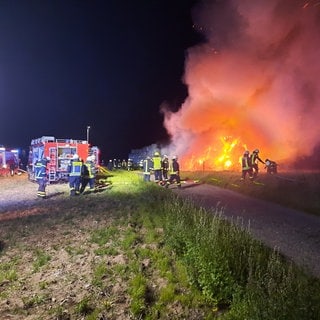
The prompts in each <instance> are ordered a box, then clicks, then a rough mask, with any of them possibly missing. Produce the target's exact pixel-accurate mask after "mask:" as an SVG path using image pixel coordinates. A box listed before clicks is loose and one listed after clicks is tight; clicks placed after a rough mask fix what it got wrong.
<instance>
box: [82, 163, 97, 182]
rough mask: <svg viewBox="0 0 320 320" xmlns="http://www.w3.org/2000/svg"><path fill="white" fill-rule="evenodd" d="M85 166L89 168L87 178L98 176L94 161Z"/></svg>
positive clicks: (85, 174) (86, 173)
mask: <svg viewBox="0 0 320 320" xmlns="http://www.w3.org/2000/svg"><path fill="white" fill-rule="evenodd" d="M84 166H86V167H87V170H86V172H85V173H84V176H85V177H88V178H89V179H91V178H94V177H95V175H96V168H95V164H94V163H93V162H92V161H87V162H86V163H85V164H84Z"/></svg>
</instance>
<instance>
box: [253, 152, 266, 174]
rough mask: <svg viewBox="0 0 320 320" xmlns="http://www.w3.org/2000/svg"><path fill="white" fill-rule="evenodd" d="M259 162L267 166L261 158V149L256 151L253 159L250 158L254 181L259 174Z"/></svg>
mask: <svg viewBox="0 0 320 320" xmlns="http://www.w3.org/2000/svg"><path fill="white" fill-rule="evenodd" d="M258 162H261V163H263V164H265V163H264V161H262V160H261V159H260V158H259V149H255V150H254V151H253V152H252V154H251V157H250V164H251V168H252V171H253V179H255V178H256V177H257V176H258V172H259V166H258Z"/></svg>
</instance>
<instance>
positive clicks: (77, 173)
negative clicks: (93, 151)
mask: <svg viewBox="0 0 320 320" xmlns="http://www.w3.org/2000/svg"><path fill="white" fill-rule="evenodd" d="M82 165H83V164H82V161H80V159H79V156H78V155H77V154H74V155H73V157H72V160H71V162H70V164H69V166H68V172H69V187H70V196H75V195H79V194H80V183H81V172H82Z"/></svg>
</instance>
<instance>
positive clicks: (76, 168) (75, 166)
mask: <svg viewBox="0 0 320 320" xmlns="http://www.w3.org/2000/svg"><path fill="white" fill-rule="evenodd" d="M81 167H82V162H81V161H71V167H70V174H69V175H70V176H71V177H80V176H81Z"/></svg>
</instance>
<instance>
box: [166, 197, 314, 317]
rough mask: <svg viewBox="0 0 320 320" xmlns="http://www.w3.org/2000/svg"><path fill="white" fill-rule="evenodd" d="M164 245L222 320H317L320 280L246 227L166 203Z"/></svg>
mask: <svg viewBox="0 0 320 320" xmlns="http://www.w3.org/2000/svg"><path fill="white" fill-rule="evenodd" d="M165 212H166V222H165V226H166V227H165V230H166V242H167V244H168V245H170V247H171V248H172V249H173V250H174V251H175V253H176V254H177V255H178V257H179V259H182V260H183V261H184V262H185V265H186V267H187V270H188V276H189V280H190V282H191V283H192V284H193V285H194V286H196V287H197V288H199V289H200V290H201V291H202V293H203V294H204V296H205V298H206V299H207V301H208V302H209V303H212V304H213V305H214V306H215V307H216V310H217V311H219V310H225V312H224V313H223V316H221V318H223V319H250V320H254V319H257V320H258V319H259V320H261V319H268V320H269V319H300V320H301V319H319V316H320V285H319V281H318V280H315V279H312V278H310V277H308V276H307V275H305V274H304V273H303V272H302V271H301V270H299V269H298V268H297V267H295V266H294V265H292V264H291V263H289V262H287V261H285V260H284V259H283V257H281V256H280V254H279V253H278V252H277V251H275V250H270V249H268V248H266V247H264V246H263V245H262V244H261V243H260V242H258V241H256V240H254V239H252V238H251V237H250V236H249V233H248V232H247V231H246V230H245V228H239V227H238V226H236V224H234V223H229V222H227V221H225V220H224V219H223V218H222V216H221V214H220V213H219V212H218V213H216V214H215V215H211V214H209V213H208V212H206V211H205V210H203V209H198V208H196V207H194V205H193V204H192V203H190V202H182V201H181V200H178V199H174V198H173V199H172V200H171V201H169V202H167V204H166V207H165Z"/></svg>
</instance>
